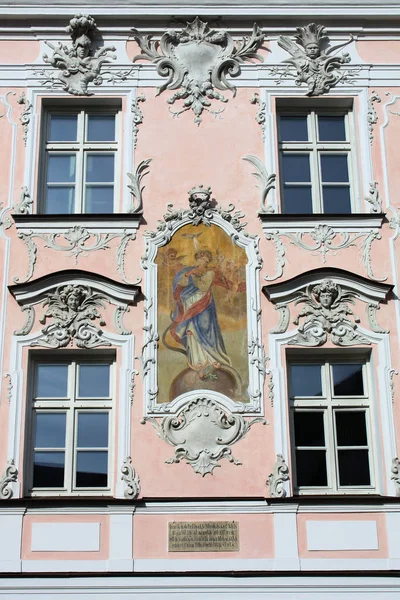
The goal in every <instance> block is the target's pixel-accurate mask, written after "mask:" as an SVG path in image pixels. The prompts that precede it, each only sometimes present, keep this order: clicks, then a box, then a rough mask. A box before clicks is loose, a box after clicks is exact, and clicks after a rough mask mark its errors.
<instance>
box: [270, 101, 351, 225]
mask: <svg viewBox="0 0 400 600" xmlns="http://www.w3.org/2000/svg"><path fill="white" fill-rule="evenodd" d="M350 114H351V113H349V112H348V111H345V112H332V111H331V112H329V110H309V111H307V112H294V111H291V112H290V113H289V112H287V111H281V112H280V113H279V114H278V139H279V160H280V181H281V199H282V212H283V213H285V214H302V213H304V214H311V213H325V214H349V213H351V206H352V195H354V190H352V185H351V175H350V174H351V172H352V155H351V154H352V153H351V134H350V118H349V117H350Z"/></svg>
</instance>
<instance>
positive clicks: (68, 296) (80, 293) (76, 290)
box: [60, 285, 87, 312]
mask: <svg viewBox="0 0 400 600" xmlns="http://www.w3.org/2000/svg"><path fill="white" fill-rule="evenodd" d="M86 295H87V292H86V290H85V289H84V288H83V287H82V286H80V285H77V286H74V285H67V286H66V287H65V288H64V289H63V290H62V291H61V293H60V300H61V302H62V303H63V304H64V305H65V306H66V307H67V308H68V309H70V310H72V311H73V312H77V311H78V309H79V307H80V305H81V304H82V302H83V301H84V299H85V297H86Z"/></svg>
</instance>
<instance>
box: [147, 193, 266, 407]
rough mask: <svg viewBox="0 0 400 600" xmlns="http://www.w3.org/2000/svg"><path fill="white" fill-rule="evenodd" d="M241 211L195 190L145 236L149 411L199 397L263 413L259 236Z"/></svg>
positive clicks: (209, 194) (180, 404)
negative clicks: (246, 227)
mask: <svg viewBox="0 0 400 600" xmlns="http://www.w3.org/2000/svg"><path fill="white" fill-rule="evenodd" d="M243 216H244V215H243V214H242V213H240V212H234V207H233V206H232V205H230V206H229V208H228V210H223V209H222V208H220V207H219V206H216V205H215V201H214V200H212V199H211V190H210V188H203V187H202V186H199V187H197V188H192V189H191V190H190V192H189V208H188V209H174V208H173V206H172V205H171V204H170V205H168V212H167V213H166V214H165V215H164V218H163V220H162V221H159V225H158V228H157V230H156V231H155V232H146V234H145V235H146V251H145V255H144V256H143V258H142V266H143V269H144V270H145V271H146V272H147V275H146V284H145V297H146V303H145V315H146V317H145V326H144V332H145V337H144V346H143V352H142V363H143V379H144V390H145V399H146V407H145V410H146V413H147V414H152V413H153V414H163V413H164V414H171V412H174V411H176V410H178V409H180V408H181V407H182V406H184V405H186V403H188V402H192V403H193V401H194V400H196V399H198V398H204V397H206V398H207V399H212V400H213V401H215V402H217V403H220V404H222V406H224V407H226V409H228V410H229V411H232V412H242V413H254V412H256V413H260V412H261V410H262V397H263V384H264V378H265V362H266V357H265V353H264V349H263V346H262V343H261V331H260V315H261V312H260V306H259V274H258V271H259V269H260V268H261V258H260V255H259V252H258V238H257V237H255V236H251V235H249V234H247V233H246V232H245V231H244V224H243V223H242V222H241V219H242V217H243Z"/></svg>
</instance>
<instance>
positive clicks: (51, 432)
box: [35, 412, 66, 448]
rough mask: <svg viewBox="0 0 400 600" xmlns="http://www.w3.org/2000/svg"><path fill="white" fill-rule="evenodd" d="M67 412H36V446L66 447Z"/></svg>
mask: <svg viewBox="0 0 400 600" xmlns="http://www.w3.org/2000/svg"><path fill="white" fill-rule="evenodd" d="M65 420H66V414H65V413H42V412H38V413H36V432H35V447H36V448H64V447H65Z"/></svg>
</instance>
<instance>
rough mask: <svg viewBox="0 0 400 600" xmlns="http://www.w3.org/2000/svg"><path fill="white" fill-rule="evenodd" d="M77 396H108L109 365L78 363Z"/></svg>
mask: <svg viewBox="0 0 400 600" xmlns="http://www.w3.org/2000/svg"><path fill="white" fill-rule="evenodd" d="M78 396H80V397H81V398H82V397H86V398H108V397H109V396H110V365H108V364H100V365H96V364H92V363H90V364H84V363H83V364H80V365H79V388H78Z"/></svg>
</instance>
